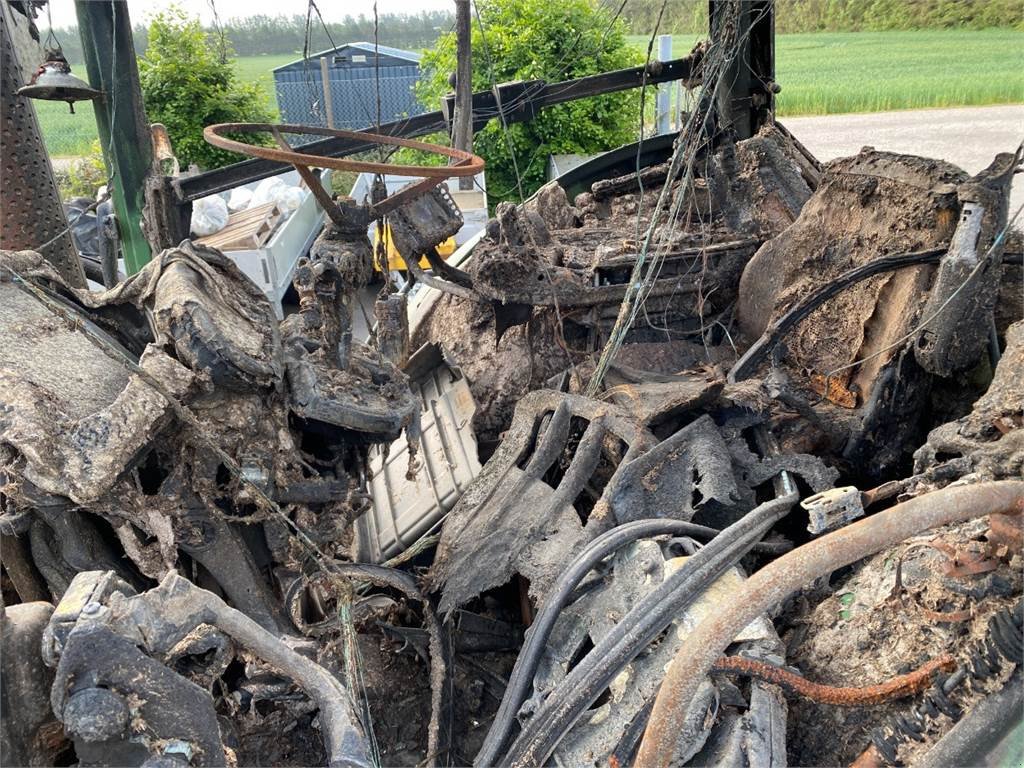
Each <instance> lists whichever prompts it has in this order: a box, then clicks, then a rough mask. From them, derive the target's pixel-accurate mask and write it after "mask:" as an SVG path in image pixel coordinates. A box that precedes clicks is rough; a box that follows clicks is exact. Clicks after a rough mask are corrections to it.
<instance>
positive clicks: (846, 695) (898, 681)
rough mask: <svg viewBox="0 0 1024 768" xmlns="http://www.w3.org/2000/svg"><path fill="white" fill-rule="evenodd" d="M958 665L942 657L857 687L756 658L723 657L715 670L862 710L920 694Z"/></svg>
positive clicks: (824, 701)
mask: <svg viewBox="0 0 1024 768" xmlns="http://www.w3.org/2000/svg"><path fill="white" fill-rule="evenodd" d="M955 666H956V660H955V659H954V658H953V657H952V656H950V655H949V654H943V655H942V656H939V657H938V658H935V659H932V660H931V661H928V662H927V663H925V664H922V665H921V666H920V667H918V668H917V669H915V670H914V671H913V672H908V673H907V674H905V675H897V676H896V677H893V678H891V679H889V680H886V681H885V682H884V683H878V684H877V685H864V686H855V687H846V686H832V685H824V684H822V683H814V682H811V681H810V680H807V679H805V678H803V677H800V675H797V674H795V673H793V672H790V671H789V670H788V669H783V668H782V667H777V666H775V665H774V664H768V663H766V662H763V661H757V660H756V659H746V658H743V657H742V656H723V657H722V658H720V659H719V660H718V661H716V662H715V666H714V667H713V669H714V671H715V672H720V673H729V674H738V675H746V676H748V677H755V678H757V679H758V680H763V681H764V682H766V683H772V684H773V685H777V686H779V687H780V688H782V689H783V690H785V691H788V692H790V693H793V694H796V695H798V696H803V697H804V698H807V699H811V700H812V701H817V702H819V703H821V704H834V705H835V706H837V707H863V706H870V705H873V704H882V703H884V702H887V701H891V700H892V699H900V698H903V697H904V696H911V695H913V694H915V693H920V692H921V691H923V690H924V689H925V688H927V687H928V686H929V685H931V682H932V675H934V674H935V673H936V672H939V671H942V672H950V671H952V669H953V668H954V667H955Z"/></svg>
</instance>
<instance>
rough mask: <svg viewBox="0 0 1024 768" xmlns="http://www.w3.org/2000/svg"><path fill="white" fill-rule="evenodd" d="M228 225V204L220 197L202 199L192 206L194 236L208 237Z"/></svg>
mask: <svg viewBox="0 0 1024 768" xmlns="http://www.w3.org/2000/svg"><path fill="white" fill-rule="evenodd" d="M227 225H228V204H227V203H226V202H224V198H223V197H221V196H220V195H210V196H209V197H201V198H199V199H198V200H196V201H195V202H194V203H193V204H192V234H193V235H196V236H197V237H206V236H207V235H212V234H214V233H216V232H220V231H221V230H222V229H224V227H226V226H227Z"/></svg>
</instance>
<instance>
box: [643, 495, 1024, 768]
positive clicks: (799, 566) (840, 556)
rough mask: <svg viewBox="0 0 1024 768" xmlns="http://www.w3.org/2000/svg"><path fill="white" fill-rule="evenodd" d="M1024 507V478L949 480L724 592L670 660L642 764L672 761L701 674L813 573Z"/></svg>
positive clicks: (797, 551) (795, 552)
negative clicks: (923, 534)
mask: <svg viewBox="0 0 1024 768" xmlns="http://www.w3.org/2000/svg"><path fill="white" fill-rule="evenodd" d="M1014 508H1016V509H1024V482H1021V481H1018V480H1003V481H999V482H989V483H980V484H976V485H961V486H950V487H947V488H943V489H942V490H939V491H934V492H933V493H929V494H926V495H924V496H918V497H917V498H915V499H911V500H910V501H906V502H904V503H902V504H897V505H896V506H894V507H891V508H889V509H887V510H885V511H884V512H879V513H878V514H876V515H873V516H872V517H868V518H864V519H862V520H858V521H857V522H855V523H852V524H851V525H848V526H847V527H845V528H842V529H840V530H838V531H835V532H833V533H830V534H828V535H826V536H822V537H821V538H820V539H815V540H814V541H811V542H809V543H807V544H804V545H803V546H800V547H797V548H796V549H794V550H792V551H791V552H789V553H787V554H785V555H783V556H782V557H780V558H779V559H778V560H775V561H774V562H772V563H770V564H769V565H767V566H765V567H764V568H762V569H761V570H760V571H758V572H757V573H755V574H754V575H753V576H751V577H750V578H749V579H747V580H746V581H745V582H744V583H743V584H742V585H741V586H739V587H737V588H736V589H734V590H732V592H731V594H728V595H723V596H722V598H721V600H720V606H721V607H720V610H718V611H717V612H716V613H715V614H714V615H713V616H711V617H709V618H708V619H706V620H705V621H703V622H701V623H700V624H699V625H698V626H697V628H696V629H695V630H694V631H693V632H692V633H691V634H690V636H689V637H688V638H687V641H686V643H685V645H683V646H682V647H681V648H680V649H679V651H678V652H677V653H676V656H675V658H674V659H673V660H672V663H671V664H670V665H669V668H668V672H667V673H666V675H665V679H664V681H663V682H662V684H661V689H660V690H659V691H658V696H657V699H656V700H655V703H654V709H653V711H652V712H651V717H650V720H649V722H648V725H647V730H646V732H645V733H644V738H643V741H642V742H641V744H640V751H639V753H638V755H637V761H636V765H637V766H642V767H643V768H653V767H654V766H664V767H667V766H669V765H670V764H671V763H672V756H673V754H674V752H675V749H676V743H675V738H676V735H677V734H678V733H679V732H680V728H681V727H682V722H683V718H684V716H685V714H686V711H687V709H688V707H689V705H690V703H691V702H692V701H693V699H694V696H695V695H696V692H697V688H698V687H699V686H700V683H701V681H703V680H704V678H705V677H706V676H707V674H708V672H709V671H710V670H711V667H712V665H713V664H714V663H715V661H716V660H717V659H718V657H719V656H721V655H722V652H723V651H724V650H725V648H726V647H727V646H728V645H729V643H730V642H732V639H733V638H734V637H735V636H736V634H737V633H738V632H739V631H740V630H741V629H743V627H745V626H746V625H747V624H749V623H750V622H751V621H753V620H754V619H755V618H757V617H758V616H760V615H761V614H762V613H764V612H765V611H766V610H768V609H769V608H771V607H772V606H774V605H777V604H778V603H780V602H781V601H782V600H784V599H785V598H786V597H787V596H789V595H790V594H792V593H793V592H794V591H796V590H797V589H799V588H800V587H802V586H803V585H805V584H808V583H810V582H811V581H813V580H814V579H816V578H818V577H820V576H823V575H825V574H828V573H831V572H832V571H834V570H835V569H837V568H841V567H842V566H844V565H849V564H850V563H854V562H856V561H858V560H861V559H862V558H865V557H867V556H869V555H873V554H874V553H876V552H878V551H880V550H882V549H884V548H885V547H888V546H892V545H893V544H897V543H899V542H901V541H903V540H904V539H906V538H908V537H910V536H914V535H916V534H918V533H921V532H922V531H925V530H927V529H929V528H934V527H935V526H939V525H947V524H949V523H959V522H963V521H964V520H970V519H972V518H975V517H981V516H983V515H989V514H992V513H994V512H1001V513H1008V512H1010V511H1011V510H1013V509H1014Z"/></svg>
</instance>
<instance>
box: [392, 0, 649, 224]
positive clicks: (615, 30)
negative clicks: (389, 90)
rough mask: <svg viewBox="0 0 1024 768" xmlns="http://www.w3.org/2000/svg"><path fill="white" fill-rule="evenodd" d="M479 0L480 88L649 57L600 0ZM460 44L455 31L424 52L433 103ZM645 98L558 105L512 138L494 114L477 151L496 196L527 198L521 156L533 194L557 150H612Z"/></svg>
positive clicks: (626, 137)
mask: <svg viewBox="0 0 1024 768" xmlns="http://www.w3.org/2000/svg"><path fill="white" fill-rule="evenodd" d="M476 5H477V8H478V9H479V13H480V18H481V19H482V20H483V32H481V29H480V24H479V23H478V22H477V20H476V19H475V18H474V20H473V25H472V28H473V33H472V46H473V90H474V91H482V90H488V89H490V87H491V85H492V82H493V83H503V82H507V81H510V80H532V79H541V80H545V81H547V82H548V83H557V82H559V81H561V80H569V79H572V78H575V77H583V76H585V75H592V74H596V73H598V72H607V71H609V70H615V69H622V68H625V67H632V66H636V65H637V64H642V63H643V56H644V54H643V53H642V52H640V51H638V50H637V49H636V48H634V47H632V46H630V45H629V44H628V43H627V41H626V38H625V36H624V29H625V28H624V26H623V25H622V24H621V23H619V22H618V21H616V20H613V19H612V16H611V14H610V13H609V12H608V11H607V10H606V9H605V8H603V7H600V6H598V4H597V3H596V2H594V0H561V1H560V2H550V0H478V2H477V4H476ZM455 48H456V46H455V33H454V32H449V33H447V34H445V35H442V36H441V37H440V39H439V40H438V42H437V45H436V46H435V47H434V48H433V49H432V50H427V51H425V52H424V54H423V59H422V61H421V62H420V70H421V73H422V74H421V77H420V80H419V82H418V83H417V86H416V95H417V96H418V98H419V99H420V101H421V102H422V103H423V104H424V105H425V106H426V107H427V108H428V109H438V105H439V104H440V100H441V98H442V97H443V96H444V95H445V94H447V93H449V92H450V91H451V87H450V86H449V82H448V77H449V75H450V74H451V73H452V72H454V71H455ZM653 90H654V89H653V88H652V89H648V93H649V94H651V95H653ZM639 99H640V97H639V91H626V92H623V93H614V94H607V95H604V96H595V97H592V98H589V99H582V100H580V101H574V102H569V103H567V104H559V105H558V106H554V107H548V108H546V109H544V110H543V111H541V112H540V113H539V114H538V116H537V117H536V118H534V119H533V120H531V121H530V122H527V123H516V124H514V125H510V126H508V135H507V136H506V135H505V132H504V130H503V129H502V126H501V124H500V122H499V121H498V120H491V121H490V122H489V123H488V124H487V125H486V126H485V127H484V128H483V129H482V130H481V131H480V132H479V133H477V134H476V135H475V136H474V137H473V148H474V151H475V152H476V153H477V154H478V155H480V156H481V157H483V158H484V160H486V161H487V168H486V171H487V188H488V194H489V196H490V197H491V203H492V204H493V203H494V202H495V200H515V201H518V199H519V191H518V189H517V183H516V170H517V169H516V163H517V164H518V172H519V175H520V177H521V178H522V187H523V189H522V193H523V195H524V196H528V195H530V194H532V193H533V192H534V191H535V190H536V189H537V188H538V187H540V186H541V185H542V184H543V183H544V180H545V173H546V170H547V163H548V155H550V154H552V153H572V152H578V153H582V154H590V153H595V152H603V151H605V150H608V149H612V148H614V147H617V146H619V145H621V144H624V143H627V142H629V141H632V140H634V139H635V138H636V135H637V131H638V129H639V121H640V101H639ZM442 138H443V140H444V141H445V143H447V137H442ZM510 144H511V147H510ZM513 154H514V156H515V161H516V162H515V163H514V162H513ZM404 157H405V159H408V155H405V156H404Z"/></svg>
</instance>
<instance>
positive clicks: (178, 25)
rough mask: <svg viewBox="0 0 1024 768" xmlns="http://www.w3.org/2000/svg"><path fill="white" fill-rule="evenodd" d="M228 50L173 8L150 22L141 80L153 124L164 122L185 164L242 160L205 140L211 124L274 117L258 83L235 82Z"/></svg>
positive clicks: (211, 164)
mask: <svg viewBox="0 0 1024 768" xmlns="http://www.w3.org/2000/svg"><path fill="white" fill-rule="evenodd" d="M232 56H233V52H232V51H231V50H230V48H225V49H223V50H222V49H221V46H220V44H219V41H217V42H216V43H215V42H214V41H212V40H208V39H207V35H206V33H205V32H204V31H203V28H202V26H201V25H200V23H199V20H198V19H196V18H189V17H188V15H186V14H185V12H184V11H183V10H181V9H180V8H177V7H174V6H172V7H170V8H169V9H168V10H166V11H163V12H161V13H158V14H156V15H155V16H154V17H153V18H152V19H151V21H150V24H149V43H148V46H147V48H146V54H145V56H144V57H143V58H141V59H140V60H139V79H140V81H141V84H142V95H143V99H144V101H145V105H146V114H147V116H148V117H149V119H150V121H151V122H154V123H163V124H164V125H165V126H167V133H168V134H169V135H170V137H171V142H172V144H173V145H174V152H175V154H176V155H177V156H178V159H179V160H180V161H181V162H182V164H183V165H188V164H190V163H195V164H196V165H198V166H199V167H200V168H204V169H209V168H217V167H220V166H222V165H227V164H229V163H234V162H237V161H238V160H240V159H241V158H240V157H239V156H238V155H236V154H234V153H233V152H228V151H226V150H223V149H217V148H216V147H214V146H212V145H211V144H207V143H206V141H205V140H204V139H203V128H205V127H206V126H207V125H212V124H213V123H246V122H252V123H266V122H271V121H272V120H273V119H274V118H273V116H272V111H271V110H270V109H269V107H268V106H267V103H266V96H265V95H264V94H263V92H262V91H261V90H260V87H259V85H257V84H255V83H241V82H239V81H238V80H237V79H236V75H235V69H234V66H233V63H232V60H231V57H232Z"/></svg>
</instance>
